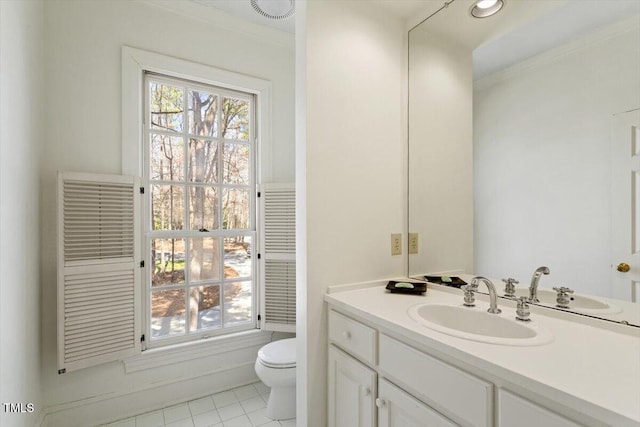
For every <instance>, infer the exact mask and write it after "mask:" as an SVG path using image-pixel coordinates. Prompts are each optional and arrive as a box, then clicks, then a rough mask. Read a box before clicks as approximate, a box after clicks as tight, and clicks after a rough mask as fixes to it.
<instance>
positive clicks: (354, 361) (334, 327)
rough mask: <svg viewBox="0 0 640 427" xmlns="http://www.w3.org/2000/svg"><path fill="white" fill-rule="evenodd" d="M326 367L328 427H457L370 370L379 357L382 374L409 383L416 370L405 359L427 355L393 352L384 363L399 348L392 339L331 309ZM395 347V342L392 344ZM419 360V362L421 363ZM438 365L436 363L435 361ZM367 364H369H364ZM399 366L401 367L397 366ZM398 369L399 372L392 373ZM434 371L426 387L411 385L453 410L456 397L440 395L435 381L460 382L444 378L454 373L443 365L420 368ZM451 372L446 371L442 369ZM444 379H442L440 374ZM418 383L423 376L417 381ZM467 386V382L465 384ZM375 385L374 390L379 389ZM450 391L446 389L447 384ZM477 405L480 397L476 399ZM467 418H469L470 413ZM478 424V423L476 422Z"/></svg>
mask: <svg viewBox="0 0 640 427" xmlns="http://www.w3.org/2000/svg"><path fill="white" fill-rule="evenodd" d="M379 339H380V350H382V348H383V347H384V349H385V351H384V352H382V351H380V352H379V351H378V350H379V348H378V347H379V346H378V340H379ZM329 342H330V345H329V367H328V375H329V378H328V380H329V381H328V399H329V402H328V419H329V422H328V425H329V426H330V427H347V426H348V427H351V426H353V427H365V426H367V427H374V426H376V407H377V420H378V421H377V425H378V426H379V427H411V426H416V427H451V426H456V425H457V424H455V423H453V422H452V421H450V420H448V419H447V418H445V417H444V416H442V415H441V414H440V413H438V412H437V411H436V410H434V409H433V408H431V407H430V406H428V405H427V404H425V403H424V402H421V401H420V400H418V399H417V398H415V397H414V396H412V395H411V394H409V393H407V392H406V391H404V390H402V389H401V388H399V387H398V386H396V385H394V384H393V383H392V382H390V380H389V379H384V378H378V372H377V371H376V370H375V369H374V368H375V366H376V365H378V356H380V357H384V362H383V360H382V359H381V360H380V366H379V368H378V369H380V368H381V367H382V366H383V365H384V366H385V367H386V368H387V369H386V371H385V372H390V373H391V372H393V373H396V374H397V375H396V380H400V381H402V380H403V379H405V380H406V382H407V383H409V384H411V380H410V379H409V378H411V377H412V376H413V375H414V374H415V373H416V369H413V368H412V366H414V365H412V363H413V360H409V359H407V357H406V354H407V352H409V353H410V352H412V351H413V352H416V354H418V355H422V356H423V357H429V356H427V355H425V354H423V353H420V352H418V351H417V350H413V349H411V348H410V347H408V346H405V345H404V344H401V345H402V346H404V347H406V348H405V349H404V350H405V351H404V352H402V351H400V353H397V354H398V355H399V356H400V358H399V359H398V360H397V361H389V355H390V354H391V353H393V352H396V351H397V350H402V349H401V348H399V347H396V348H395V349H391V348H390V347H389V345H391V346H395V343H393V340H392V339H390V338H389V337H386V336H385V335H383V334H378V331H376V330H375V329H373V328H371V327H369V326H367V325H364V324H363V323H361V322H359V321H357V320H354V319H351V318H349V317H347V316H344V315H343V314H341V313H338V312H336V311H334V310H330V311H329ZM397 344H400V343H397ZM423 362H424V361H423V360H420V361H419V363H420V364H422V363H423ZM437 363H440V362H437ZM367 365H368V366H367ZM401 365H402V366H401ZM394 367H399V368H400V370H396V369H394ZM433 367H435V368H436V371H435V372H433V375H435V377H431V378H433V379H436V378H437V382H427V383H425V384H422V383H420V384H415V385H416V387H417V388H418V389H419V390H420V391H423V392H424V395H427V396H432V397H434V399H433V400H432V401H433V402H441V403H444V407H449V408H451V409H452V410H453V408H458V407H459V406H460V404H459V403H456V400H457V397H456V396H454V397H453V401H448V400H449V399H450V398H451V396H452V395H451V393H445V394H442V397H439V396H440V395H441V393H440V392H441V390H442V384H440V383H439V381H440V380H442V379H444V381H446V382H448V383H450V384H455V385H457V384H459V383H458V382H457V380H456V379H450V378H449V375H451V374H453V375H455V371H457V370H456V369H455V368H451V367H448V366H447V365H446V364H441V366H435V365H431V366H425V367H424V369H420V370H418V371H420V372H422V371H424V370H430V369H431V368H433ZM443 368H444V371H443ZM448 368H450V369H454V371H447V369H448ZM443 375H444V376H443ZM418 378H419V380H420V381H422V379H423V377H422V376H419V377H418ZM465 385H466V384H465ZM378 387H379V388H378ZM449 388H450V386H449ZM416 394H420V393H416ZM480 400H481V401H482V399H480ZM469 416H473V414H470V415H469ZM481 425H483V424H481Z"/></svg>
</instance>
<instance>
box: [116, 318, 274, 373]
mask: <svg viewBox="0 0 640 427" xmlns="http://www.w3.org/2000/svg"><path fill="white" fill-rule="evenodd" d="M272 334H273V333H272V332H265V331H261V330H259V329H253V330H250V331H243V332H237V333H231V334H228V335H220V336H217V337H212V338H207V339H201V340H195V341H188V342H184V343H180V344H173V345H169V346H165V347H158V348H154V349H150V350H147V351H143V352H142V353H140V354H138V355H136V356H133V357H130V358H127V359H124V360H123V362H124V369H125V372H126V373H127V374H130V373H133V372H138V371H143V370H145V369H152V368H159V367H161V366H166V365H172V364H175V363H182V362H186V361H188V360H194V359H200V358H204V357H210V356H214V355H216V354H223V353H227V352H230V351H234V350H240V349H243V348H248V347H253V346H256V347H262V346H263V345H265V344H267V343H269V342H271V336H272Z"/></svg>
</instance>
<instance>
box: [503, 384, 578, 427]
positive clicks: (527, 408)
mask: <svg viewBox="0 0 640 427" xmlns="http://www.w3.org/2000/svg"><path fill="white" fill-rule="evenodd" d="M515 425H517V426H518V427H537V426H545V427H579V425H578V424H576V423H574V422H573V421H569V420H568V419H566V418H564V417H562V416H560V415H558V414H555V413H553V412H551V411H549V410H548V409H545V408H543V407H542V406H538V405H536V404H535V403H533V402H529V401H528V400H525V399H523V398H522V397H520V396H516V395H515V394H512V393H509V392H508V391H506V390H502V389H500V390H498V426H500V427H509V426H515Z"/></svg>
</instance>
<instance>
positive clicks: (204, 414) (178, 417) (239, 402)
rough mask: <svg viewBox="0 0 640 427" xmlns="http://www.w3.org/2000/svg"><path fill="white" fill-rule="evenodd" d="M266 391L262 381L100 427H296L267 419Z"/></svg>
mask: <svg viewBox="0 0 640 427" xmlns="http://www.w3.org/2000/svg"><path fill="white" fill-rule="evenodd" d="M268 398H269V388H268V387H267V386H265V385H264V384H262V383H261V382H257V383H253V384H249V385H246V386H243V387H238V388H234V389H233V390H229V391H223V392H221V393H216V394H213V395H211V396H206V397H203V398H201V399H196V400H192V401H190V402H187V403H182V404H180V405H174V406H169V407H167V408H163V409H159V410H157V411H153V412H147V413H146V414H141V415H138V416H136V417H131V418H127V419H125V420H120V421H116V422H113V423H110V424H105V425H102V426H100V427H257V426H260V427H295V426H296V420H295V419H293V420H286V421H273V420H270V419H269V418H267V417H266V415H265V411H266V408H267V399H268Z"/></svg>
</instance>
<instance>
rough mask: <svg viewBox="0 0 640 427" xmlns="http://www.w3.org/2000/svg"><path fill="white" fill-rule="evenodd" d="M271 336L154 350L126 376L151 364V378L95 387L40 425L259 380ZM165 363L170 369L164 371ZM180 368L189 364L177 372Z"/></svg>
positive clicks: (77, 423) (66, 423)
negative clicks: (261, 353) (258, 357)
mask: <svg viewBox="0 0 640 427" xmlns="http://www.w3.org/2000/svg"><path fill="white" fill-rule="evenodd" d="M271 335H272V334H271V333H265V332H259V331H254V332H249V333H242V334H237V335H236V336H231V337H228V338H226V339H225V340H210V341H208V342H206V343H198V344H195V345H189V346H179V347H176V348H167V349H166V350H163V351H150V352H149V353H147V354H145V355H142V356H140V357H136V358H133V359H131V360H127V361H125V362H124V366H125V374H124V375H140V372H141V371H144V369H145V368H149V369H153V370H154V371H155V372H154V374H153V376H151V377H148V376H147V377H145V376H144V375H143V376H141V377H140V378H145V379H144V380H143V382H137V383H133V382H132V381H131V380H128V381H127V382H128V385H125V384H123V386H122V387H117V388H115V389H113V388H112V389H111V390H104V392H103V393H95V388H94V391H93V395H88V396H86V397H85V398H83V399H81V400H74V401H70V402H65V403H59V404H56V405H52V406H49V407H45V408H44V411H43V413H44V415H43V416H42V418H43V420H42V421H40V423H39V424H36V426H37V427H90V426H97V425H101V424H105V423H109V422H113V421H117V420H120V419H125V418H128V417H132V416H135V415H139V414H143V413H145V412H150V411H155V410H158V409H161V408H163V407H167V406H171V405H175V404H178V403H183V402H187V401H189V400H193V399H197V398H200V397H203V396H207V395H210V394H214V393H218V392H221V391H225V390H230V389H232V388H235V387H240V386H243V385H246V384H250V383H252V382H256V381H258V377H257V376H256V373H255V368H254V364H255V354H256V353H257V351H258V349H259V348H260V347H261V346H263V345H264V344H266V343H268V342H269V341H270V340H271ZM165 365H166V366H167V368H168V369H167V371H166V375H163V372H164V371H163V369H164V366H165ZM169 365H172V367H171V368H170V367H169ZM176 366H183V367H185V366H186V367H189V368H188V369H180V370H178V371H176V369H175V367H176ZM177 372H179V373H178V374H177ZM112 386H113V385H112ZM40 418H41V417H39V418H38V419H40Z"/></svg>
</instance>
